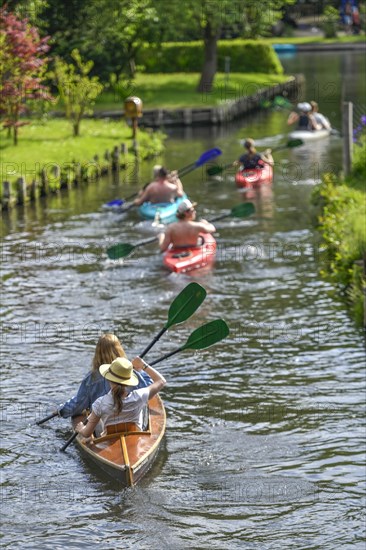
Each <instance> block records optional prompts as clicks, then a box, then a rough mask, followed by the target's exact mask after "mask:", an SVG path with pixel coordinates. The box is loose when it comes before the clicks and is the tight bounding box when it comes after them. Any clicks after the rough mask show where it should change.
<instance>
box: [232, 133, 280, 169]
mask: <svg viewBox="0 0 366 550" xmlns="http://www.w3.org/2000/svg"><path fill="white" fill-rule="evenodd" d="M244 147H245V149H246V150H247V152H246V153H244V155H241V157H240V158H239V160H236V161H235V162H234V166H240V165H241V166H242V167H243V170H254V169H255V168H263V166H264V163H265V162H266V163H267V164H270V165H271V166H273V164H274V162H273V157H272V154H271V153H272V150H271V149H266V150H265V151H264V153H257V150H256V148H255V142H254V140H253V139H251V138H248V139H246V140H245V142H244Z"/></svg>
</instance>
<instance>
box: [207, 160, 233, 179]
mask: <svg viewBox="0 0 366 550" xmlns="http://www.w3.org/2000/svg"><path fill="white" fill-rule="evenodd" d="M232 165H233V163H232V162H230V163H229V164H222V165H219V164H217V165H216V166H209V167H208V168H207V170H206V174H207V175H208V176H216V174H221V172H223V171H224V170H227V169H228V168H231V167H232Z"/></svg>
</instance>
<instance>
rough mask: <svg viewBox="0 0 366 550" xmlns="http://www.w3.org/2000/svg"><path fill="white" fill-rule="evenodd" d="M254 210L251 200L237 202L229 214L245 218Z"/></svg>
mask: <svg viewBox="0 0 366 550" xmlns="http://www.w3.org/2000/svg"><path fill="white" fill-rule="evenodd" d="M254 212H255V206H254V204H253V203H252V202H243V203H242V204H238V205H237V206H234V207H233V208H232V209H231V213H230V216H233V217H234V218H246V217H247V216H251V215H252V214H254Z"/></svg>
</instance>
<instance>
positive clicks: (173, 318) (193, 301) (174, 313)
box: [140, 283, 206, 357]
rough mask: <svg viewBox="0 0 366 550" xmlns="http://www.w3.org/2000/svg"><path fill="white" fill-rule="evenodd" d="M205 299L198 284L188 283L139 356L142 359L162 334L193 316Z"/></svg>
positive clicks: (204, 292) (203, 292)
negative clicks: (164, 321)
mask: <svg viewBox="0 0 366 550" xmlns="http://www.w3.org/2000/svg"><path fill="white" fill-rule="evenodd" d="M205 298H206V290H205V289H204V288H203V287H202V286H201V285H199V284H198V283H189V284H188V285H187V286H186V287H184V289H183V290H182V291H181V292H180V293H179V294H178V296H176V297H175V298H174V300H173V302H172V303H171V304H170V307H169V312H168V320H167V322H166V323H165V326H164V327H163V328H162V329H161V330H160V332H159V333H158V334H157V335H156V336H155V338H154V339H153V340H152V342H151V343H150V344H149V345H148V346H147V347H146V348H145V349H144V351H143V352H142V353H141V354H140V357H144V356H145V355H146V354H147V352H148V351H150V349H151V348H152V347H153V346H154V345H155V344H156V342H157V341H158V340H160V338H161V337H162V336H163V334H164V333H165V332H166V331H167V330H168V328H170V327H171V326H173V325H177V324H180V323H183V322H184V321H186V320H187V319H189V317H191V316H192V315H193V313H194V312H195V311H197V309H198V308H199V306H200V305H201V304H202V302H203V301H204V299H205Z"/></svg>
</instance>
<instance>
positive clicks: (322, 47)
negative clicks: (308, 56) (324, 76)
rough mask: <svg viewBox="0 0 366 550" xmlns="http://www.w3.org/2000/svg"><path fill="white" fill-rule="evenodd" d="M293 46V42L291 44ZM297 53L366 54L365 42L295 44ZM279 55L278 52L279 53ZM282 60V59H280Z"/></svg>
mask: <svg viewBox="0 0 366 550" xmlns="http://www.w3.org/2000/svg"><path fill="white" fill-rule="evenodd" d="M289 44H291V42H289ZM293 45H294V46H295V48H296V51H297V52H320V51H327V52H338V51H344V52H345V51H362V52H366V41H365V42H332V43H331V44H324V43H321V42H311V43H309V44H296V43H294V44H293ZM277 53H278V52H277ZM280 59H281V58H280Z"/></svg>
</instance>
